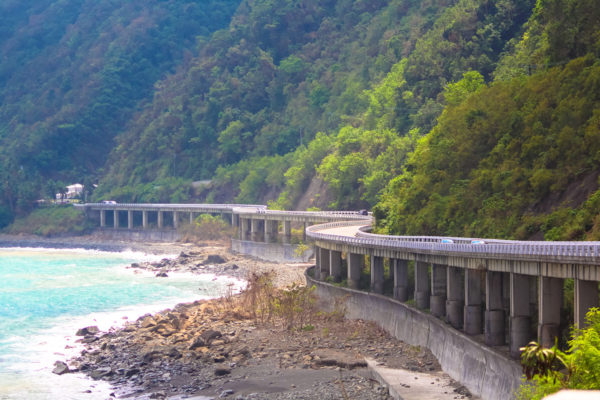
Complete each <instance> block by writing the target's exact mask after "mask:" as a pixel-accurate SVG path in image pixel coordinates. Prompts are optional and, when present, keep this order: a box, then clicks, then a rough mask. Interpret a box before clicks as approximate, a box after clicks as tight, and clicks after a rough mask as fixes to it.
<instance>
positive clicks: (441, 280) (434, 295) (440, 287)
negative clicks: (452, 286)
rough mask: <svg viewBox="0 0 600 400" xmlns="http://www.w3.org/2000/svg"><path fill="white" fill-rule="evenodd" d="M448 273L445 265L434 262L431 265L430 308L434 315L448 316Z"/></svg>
mask: <svg viewBox="0 0 600 400" xmlns="http://www.w3.org/2000/svg"><path fill="white" fill-rule="evenodd" d="M447 275H448V274H447V272H446V266H445V265H439V264H433V265H432V266H431V297H430V299H429V303H430V309H431V314H432V315H435V316H436V317H440V318H441V317H445V316H446V286H447V283H446V280H447Z"/></svg>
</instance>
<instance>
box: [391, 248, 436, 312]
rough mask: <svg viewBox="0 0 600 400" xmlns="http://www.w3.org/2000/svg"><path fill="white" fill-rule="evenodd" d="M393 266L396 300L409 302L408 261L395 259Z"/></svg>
mask: <svg viewBox="0 0 600 400" xmlns="http://www.w3.org/2000/svg"><path fill="white" fill-rule="evenodd" d="M392 265H393V268H394V298H395V299H397V300H400V301H406V300H408V261H407V260H399V259H397V258H395V259H393V260H392ZM444 314H445V313H444Z"/></svg>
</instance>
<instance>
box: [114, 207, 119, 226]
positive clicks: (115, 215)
mask: <svg viewBox="0 0 600 400" xmlns="http://www.w3.org/2000/svg"><path fill="white" fill-rule="evenodd" d="M113 226H114V227H115V229H119V210H114V211H113Z"/></svg>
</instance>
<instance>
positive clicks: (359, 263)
mask: <svg viewBox="0 0 600 400" xmlns="http://www.w3.org/2000/svg"><path fill="white" fill-rule="evenodd" d="M364 260H365V256H363V255H362V254H353V253H348V286H349V287H350V288H351V289H358V288H359V283H360V273H361V272H362V270H363V267H364Z"/></svg>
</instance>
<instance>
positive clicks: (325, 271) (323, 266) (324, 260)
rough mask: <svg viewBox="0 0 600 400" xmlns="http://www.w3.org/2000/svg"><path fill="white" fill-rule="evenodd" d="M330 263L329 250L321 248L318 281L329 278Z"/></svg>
mask: <svg viewBox="0 0 600 400" xmlns="http://www.w3.org/2000/svg"><path fill="white" fill-rule="evenodd" d="M330 261H331V259H330V256H329V250H327V249H323V248H321V256H320V257H319V262H320V269H319V279H320V280H322V281H324V280H325V279H326V278H327V277H328V276H329V269H330Z"/></svg>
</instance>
